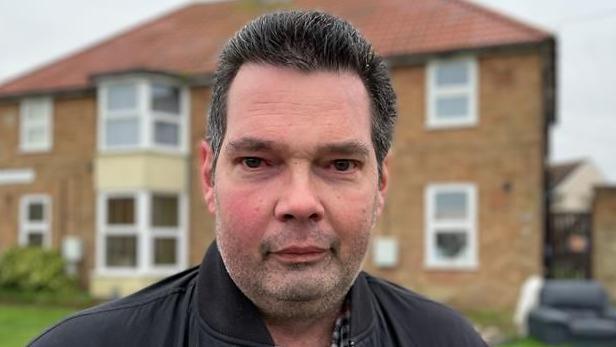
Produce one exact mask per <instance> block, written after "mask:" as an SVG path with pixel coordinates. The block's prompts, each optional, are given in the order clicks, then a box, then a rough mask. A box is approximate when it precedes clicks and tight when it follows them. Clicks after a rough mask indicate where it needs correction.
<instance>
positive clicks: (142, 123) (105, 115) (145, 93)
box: [97, 76, 190, 155]
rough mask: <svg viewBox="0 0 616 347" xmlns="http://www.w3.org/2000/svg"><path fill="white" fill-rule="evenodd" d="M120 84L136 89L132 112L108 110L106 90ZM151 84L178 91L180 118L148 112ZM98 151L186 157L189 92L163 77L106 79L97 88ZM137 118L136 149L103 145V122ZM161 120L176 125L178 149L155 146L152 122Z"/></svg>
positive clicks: (152, 111) (156, 144)
mask: <svg viewBox="0 0 616 347" xmlns="http://www.w3.org/2000/svg"><path fill="white" fill-rule="evenodd" d="M121 84H134V85H135V86H136V88H137V108H136V109H135V110H130V111H129V110H127V111H115V112H110V111H108V110H107V108H106V106H107V98H108V95H109V88H111V87H113V86H116V85H121ZM153 84H166V85H169V86H173V87H177V88H179V89H180V114H179V115H168V114H165V113H164V112H160V111H154V110H152V108H151V96H152V85H153ZM97 91H98V97H97V99H98V114H99V115H100V116H99V117H98V134H97V136H98V148H99V151H100V152H103V153H126V152H134V151H136V150H155V151H158V152H163V153H172V154H184V155H185V154H188V137H189V133H188V122H189V114H190V113H189V112H190V99H189V98H190V93H189V91H190V90H189V88H187V87H186V86H182V85H180V84H179V83H178V82H176V81H174V80H173V79H171V78H166V77H163V76H147V77H143V76H124V77H114V78H108V79H105V80H103V81H101V82H100V83H99V84H98V89H97ZM133 114H137V115H138V119H139V122H138V125H139V132H138V133H139V139H138V141H137V144H136V145H114V146H111V145H109V144H107V143H106V131H107V129H106V120H108V119H122V118H132V117H131V115H133ZM157 120H161V121H164V122H167V123H174V124H178V131H179V134H178V135H179V141H178V142H179V143H178V145H177V146H174V145H168V144H160V143H156V142H155V134H154V131H155V127H154V122H155V121H157Z"/></svg>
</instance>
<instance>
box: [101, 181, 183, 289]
mask: <svg viewBox="0 0 616 347" xmlns="http://www.w3.org/2000/svg"><path fill="white" fill-rule="evenodd" d="M154 195H175V196H177V197H178V208H179V211H178V226H177V228H176V227H173V228H154V227H153V226H152V225H151V211H152V197H153V196H154ZM123 197H132V198H134V199H135V213H136V216H135V225H129V226H113V227H109V226H108V225H107V224H106V223H107V200H108V199H110V198H123ZM187 221H188V201H187V197H186V193H178V192H165V191H150V190H128V191H127V190H122V191H106V192H99V194H98V198H97V230H98V231H97V242H96V273H97V274H98V275H103V276H120V277H128V276H135V275H143V276H169V275H171V274H174V273H176V272H178V271H181V270H184V269H185V268H186V267H187V266H188V250H187V234H188V227H187V225H188V223H187ZM109 235H120V236H124V235H130V236H136V238H137V250H136V251H137V259H136V266H135V267H108V266H107V265H106V255H107V252H106V236H109ZM157 237H175V238H176V240H177V241H176V247H177V248H176V255H177V263H176V264H175V265H158V266H156V265H154V240H155V238H157Z"/></svg>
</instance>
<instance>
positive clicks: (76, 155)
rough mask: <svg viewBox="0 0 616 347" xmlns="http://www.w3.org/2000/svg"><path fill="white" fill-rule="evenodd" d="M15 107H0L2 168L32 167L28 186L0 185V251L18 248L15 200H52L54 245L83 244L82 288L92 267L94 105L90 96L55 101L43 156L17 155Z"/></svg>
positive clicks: (0, 165) (31, 154)
mask: <svg viewBox="0 0 616 347" xmlns="http://www.w3.org/2000/svg"><path fill="white" fill-rule="evenodd" d="M19 126H20V122H19V105H18V104H17V103H3V104H2V105H0V138H1V139H2V141H1V145H0V146H1V147H0V168H1V169H9V168H31V169H33V170H34V171H35V175H36V177H35V181H34V182H33V183H32V184H20V185H4V186H0V215H1V216H2V218H0V251H2V250H5V249H7V248H9V247H11V246H14V245H16V244H17V240H18V230H19V224H18V223H19V202H20V198H21V197H22V196H23V195H26V194H48V195H49V196H50V197H51V200H52V203H51V208H52V216H51V222H52V223H51V235H52V240H51V243H52V247H54V248H58V247H60V245H61V241H62V238H63V237H64V236H66V235H77V236H79V237H80V238H81V239H82V240H83V242H84V243H83V245H84V255H85V261H84V262H82V264H80V267H79V271H80V274H81V275H82V276H81V278H82V279H83V282H82V283H84V285H85V283H87V278H88V276H87V275H88V272H89V269H91V268H92V267H93V266H94V263H93V261H94V257H93V255H94V235H95V232H94V231H95V214H94V211H95V194H94V184H93V180H92V159H93V157H94V153H95V151H96V132H95V129H96V104H95V102H94V98H93V96H90V97H79V98H55V99H54V100H53V146H52V149H51V151H49V152H42V153H21V152H20V151H19Z"/></svg>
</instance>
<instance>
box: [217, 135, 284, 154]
mask: <svg viewBox="0 0 616 347" xmlns="http://www.w3.org/2000/svg"><path fill="white" fill-rule="evenodd" d="M273 147H274V141H269V140H261V139H257V138H254V137H243V138H241V139H239V140H236V141H231V142H229V147H228V148H227V150H226V151H227V152H242V151H247V152H258V151H265V150H270V149H272V148H273Z"/></svg>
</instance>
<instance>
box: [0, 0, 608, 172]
mask: <svg viewBox="0 0 616 347" xmlns="http://www.w3.org/2000/svg"><path fill="white" fill-rule="evenodd" d="M192 1H194V0H192ZM409 1H410V0H409ZM473 1H474V2H477V3H481V4H484V5H487V6H489V7H491V8H493V9H497V10H499V11H500V12H503V13H506V14H509V15H511V16H513V17H515V18H517V19H521V20H523V21H525V22H527V23H530V24H533V25H536V26H539V27H541V28H543V29H546V30H548V31H551V32H553V33H554V34H555V35H556V37H557V39H558V69H559V71H558V124H557V125H556V126H555V127H553V128H552V133H551V143H552V151H551V159H552V161H563V160H571V159H580V158H589V159H591V160H592V161H593V162H594V163H595V164H596V165H597V166H599V168H600V170H601V171H602V172H603V173H604V175H605V176H606V178H607V179H609V180H610V181H611V182H613V183H616V92H615V90H616V88H615V86H616V70H615V69H614V68H613V65H614V63H615V62H616V1H613V0H585V1H579V0H541V1H537V0H473ZM189 2H191V0H130V1H126V0H89V1H87V2H85V1H82V0H54V1H43V0H38V1H37V0H0V81H3V80H4V81H6V80H7V79H10V78H11V77H15V76H17V75H20V74H22V73H25V72H27V71H30V70H31V69H33V68H35V67H38V66H41V65H43V64H46V63H49V62H50V61H53V60H56V59H59V58H62V57H64V56H66V55H67V54H69V53H71V52H74V51H75V50H77V49H80V48H83V47H84V46H86V45H91V44H93V43H96V42H98V41H100V40H101V39H104V38H106V37H108V36H110V35H112V34H115V33H118V32H120V31H124V30H126V29H128V28H130V27H132V26H134V25H135V24H138V23H140V22H142V21H144V20H146V19H150V18H152V17H154V16H158V15H160V14H162V13H165V12H167V11H170V10H173V9H175V8H177V7H180V6H182V5H184V4H186V3H189Z"/></svg>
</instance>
